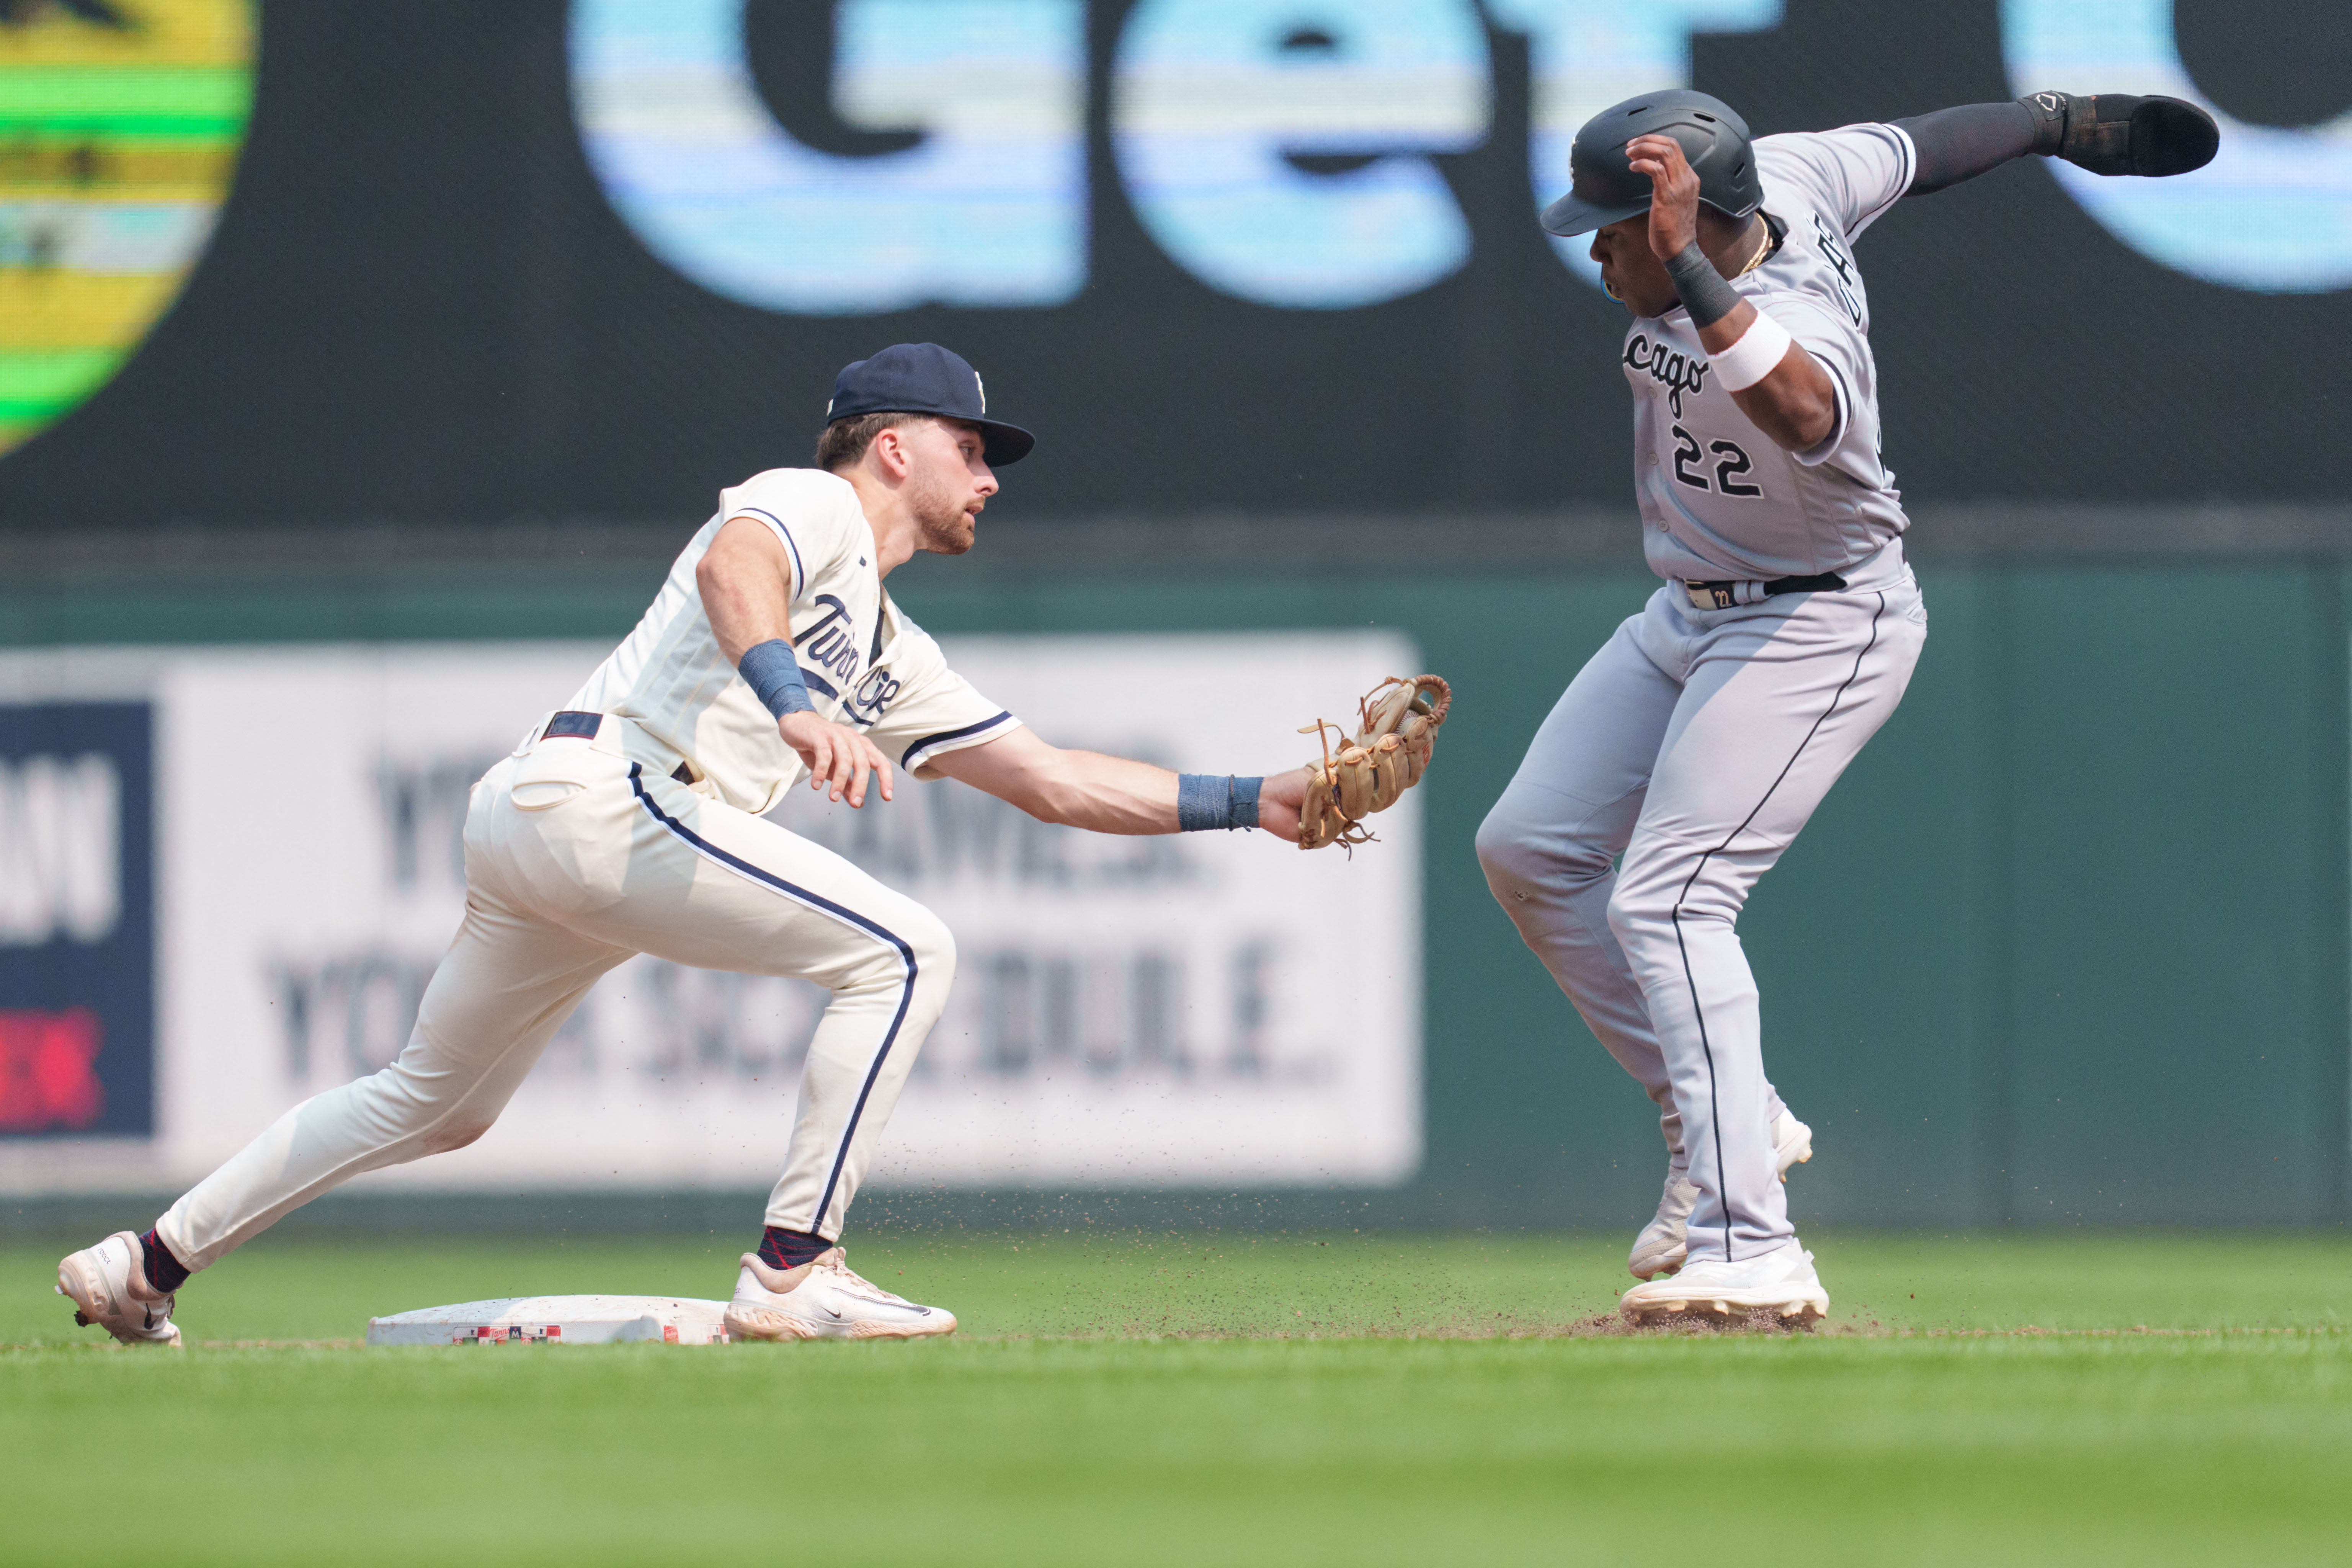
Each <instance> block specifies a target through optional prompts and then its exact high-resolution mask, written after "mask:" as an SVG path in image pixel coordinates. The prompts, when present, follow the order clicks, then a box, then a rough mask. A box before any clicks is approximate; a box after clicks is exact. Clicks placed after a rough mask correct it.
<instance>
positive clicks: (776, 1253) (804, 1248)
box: [760, 1225, 833, 1268]
mask: <svg viewBox="0 0 2352 1568" xmlns="http://www.w3.org/2000/svg"><path fill="white" fill-rule="evenodd" d="M832 1250H833V1243H831V1242H829V1241H827V1240H826V1239H825V1238H824V1237H821V1236H818V1235H817V1234H815V1233H814V1231H806V1230H786V1229H784V1228H783V1227H782V1226H773V1225H772V1226H769V1227H768V1228H767V1229H766V1230H765V1231H763V1232H762V1233H761V1237H760V1261H761V1262H762V1263H764V1264H766V1265H767V1266H768V1267H769V1268H799V1267H800V1266H801V1265H802V1264H803V1263H806V1262H807V1261H808V1260H809V1259H810V1258H814V1257H816V1256H817V1255H818V1254H820V1253H825V1252H831V1251H832Z"/></svg>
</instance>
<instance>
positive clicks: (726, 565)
mask: <svg viewBox="0 0 2352 1568" xmlns="http://www.w3.org/2000/svg"><path fill="white" fill-rule="evenodd" d="M694 584H695V587H696V588H697V590H698V591H699V592H700V594H701V595H702V610H703V614H704V615H706V616H709V620H710V632H711V635H712V636H713V637H717V638H718V639H719V648H720V649H721V650H722V651H723V652H724V653H725V654H726V655H727V657H728V658H729V659H730V660H731V661H732V662H733V663H734V666H735V668H736V670H737V672H738V673H739V674H740V675H741V676H742V678H743V679H745V680H746V681H748V682H750V683H751V689H752V690H754V691H756V692H758V693H759V694H760V700H761V702H763V703H765V704H767V709H768V711H769V712H771V713H772V714H774V715H775V718H776V732H777V733H778V734H779V735H782V737H783V739H784V743H785V744H786V745H788V746H790V747H792V749H793V751H794V752H797V753H799V756H800V759H801V761H802V762H803V763H805V764H806V765H807V767H808V771H809V787H810V788H811V789H821V790H824V791H825V792H827V793H826V798H827V799H829V800H847V801H848V802H849V804H850V805H852V806H853V807H855V806H861V805H865V804H866V775H867V774H868V773H872V774H873V775H874V776H875V778H876V780H877V782H878V784H879V785H880V787H881V791H882V798H883V799H884V800H888V799H889V798H890V759H889V758H887V757H886V756H884V755H883V754H882V752H880V750H879V749H877V747H876V746H875V744H874V742H871V741H869V740H867V739H866V737H865V736H864V735H861V734H859V733H858V732H857V731H855V730H853V729H851V728H849V726H847V725H846V724H835V723H834V722H832V721H829V720H827V719H824V718H823V717H821V716H820V715H819V714H818V713H817V712H816V711H815V705H814V703H813V702H812V701H811V700H809V694H808V685H807V683H806V681H804V680H803V679H802V676H801V667H800V663H799V661H798V660H796V659H794V658H793V622H792V595H793V561H792V557H791V556H790V555H789V554H787V553H786V552H785V551H784V546H783V542H782V540H780V539H778V538H777V537H776V536H775V534H774V533H772V532H771V531H769V529H768V528H767V526H766V525H765V524H764V523H761V522H760V521H757V520H756V519H753V518H748V517H738V518H730V520H729V521H727V522H726V524H725V525H724V526H722V527H721V528H720V529H719V533H718V536H717V537H716V538H714V539H712V540H711V542H710V548H709V550H707V551H705V552H703V556H702V559H701V560H700V561H699V562H698V563H696V565H695V568H694Z"/></svg>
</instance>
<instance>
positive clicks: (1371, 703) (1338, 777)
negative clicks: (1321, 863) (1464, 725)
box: [1298, 675, 1454, 849]
mask: <svg viewBox="0 0 2352 1568" xmlns="http://www.w3.org/2000/svg"><path fill="white" fill-rule="evenodd" d="M1453 703H1454V689H1453V688H1452V687H1449V686H1447V685H1446V684H1445V682H1444V680H1442V679H1439V678H1438V677H1436V676H1434V675H1416V676H1413V677H1412V678H1411V679H1407V678H1406V677H1404V676H1402V675H1392V676H1391V677H1389V678H1388V679H1386V680H1383V681H1381V683H1380V684H1379V685H1378V686H1375V687H1373V688H1372V689H1371V690H1370V691H1369V692H1367V693H1365V694H1364V696H1363V698H1362V699H1361V700H1359V701H1358V702H1357V704H1356V712H1357V715H1358V717H1359V718H1360V720H1361V721H1362V727H1361V728H1360V729H1359V730H1358V731H1356V733H1355V734H1354V736H1353V737H1350V736H1349V734H1348V731H1346V729H1345V728H1343V727H1342V726H1340V725H1338V724H1334V723H1331V722H1329V721H1326V720H1322V719H1318V720H1316V721H1315V722H1313V723H1312V724H1302V725H1300V726H1299V729H1298V732H1299V733H1300V734H1302V735H1313V736H1316V737H1317V738H1318V739H1319V740H1320V741H1321V742H1323V760H1322V761H1321V762H1320V763H1307V798H1306V799H1305V800H1303V801H1301V802H1300V803H1299V806H1298V847H1300V848H1301V849H1320V848H1322V847H1323V846H1325V845H1326V844H1345V845H1350V846H1353V845H1357V844H1368V843H1370V842H1371V837H1372V835H1371V833H1370V831H1369V830H1368V829H1367V828H1366V827H1365V826H1364V818H1365V817H1367V816H1370V815H1371V814H1372V813H1374V812H1376V811H1386V810H1387V809H1388V808H1389V807H1390V806H1392V805H1395V804H1396V803H1397V798H1398V797H1399V796H1400V795H1403V794H1404V792H1405V791H1407V790H1409V789H1411V788H1412V786H1413V785H1414V784H1419V783H1420V782H1421V775H1422V773H1423V772H1424V771H1425V770H1426V769H1427V768H1428V766H1429V759H1430V754H1431V752H1433V750H1434V749H1435V747H1436V745H1437V727H1438V726H1439V725H1440V724H1443V723H1444V722H1445V710H1447V709H1448V708H1450V707H1452V706H1453ZM1334 730H1338V731H1339V736H1340V741H1339V750H1338V751H1336V752H1335V751H1333V750H1332V748H1331V736H1330V731H1334Z"/></svg>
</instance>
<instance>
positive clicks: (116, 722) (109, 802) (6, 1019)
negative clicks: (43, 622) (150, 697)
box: [0, 690, 155, 1140]
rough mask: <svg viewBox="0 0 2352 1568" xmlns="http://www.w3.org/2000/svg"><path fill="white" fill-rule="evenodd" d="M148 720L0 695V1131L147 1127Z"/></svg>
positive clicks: (1, 1134) (12, 1135) (145, 713)
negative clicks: (24, 700)
mask: <svg viewBox="0 0 2352 1568" xmlns="http://www.w3.org/2000/svg"><path fill="white" fill-rule="evenodd" d="M149 730H150V718H149V710H148V707H147V704H146V703H144V702H139V701H129V702H88V701H82V702H76V701H57V702H15V701H10V700H7V697H6V695H5V690H0V1140H7V1139H17V1138H24V1137H27V1136H33V1135H45V1134H46V1135H58V1134H67V1133H133V1134H138V1133H145V1132H148V1131H151V1130H152V1128H153V1126H154V1093H153V1079H154V1002H155V941H154V894H153V884H154V876H153V859H152V845H153V833H152V826H151V825H152V805H151V796H152V785H151V780H150V752H151V748H150V742H149Z"/></svg>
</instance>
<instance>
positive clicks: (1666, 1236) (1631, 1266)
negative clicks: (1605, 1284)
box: [1625, 1171, 1698, 1279]
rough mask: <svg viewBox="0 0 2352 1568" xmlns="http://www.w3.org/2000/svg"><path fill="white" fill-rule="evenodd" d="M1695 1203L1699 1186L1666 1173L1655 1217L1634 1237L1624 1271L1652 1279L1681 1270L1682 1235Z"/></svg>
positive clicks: (1636, 1277) (1686, 1177)
mask: <svg viewBox="0 0 2352 1568" xmlns="http://www.w3.org/2000/svg"><path fill="white" fill-rule="evenodd" d="M1697 1203H1698V1184H1697V1183H1696V1182H1694V1181H1692V1180H1691V1179H1690V1178H1689V1177H1688V1176H1685V1174H1683V1173H1681V1172H1680V1171H1668V1172H1667V1173H1666V1190H1665V1191H1664V1193H1662V1194H1659V1196H1658V1213H1657V1215H1656V1217H1655V1218H1654V1219H1652V1220H1651V1221H1650V1223H1649V1224H1647V1225H1645V1226H1643V1227H1642V1234H1641V1235H1639V1236H1637V1237H1634V1238H1633V1252H1632V1253H1631V1254H1630V1255H1629V1256H1628V1257H1627V1258H1626V1259H1625V1270H1626V1272H1627V1273H1629V1274H1631V1275H1633V1278H1634V1279H1656V1278H1657V1277H1658V1276H1659V1275H1661V1274H1672V1273H1673V1272H1674V1271H1675V1269H1677V1268H1681V1267H1682V1266H1683V1256H1684V1253H1685V1250H1686V1249H1685V1246H1684V1242H1683V1233H1684V1231H1685V1228H1686V1227H1687V1226H1689V1225H1690V1216H1691V1209H1692V1208H1693V1207H1694V1206H1695V1205H1696V1204H1697Z"/></svg>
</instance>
